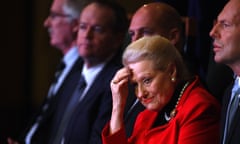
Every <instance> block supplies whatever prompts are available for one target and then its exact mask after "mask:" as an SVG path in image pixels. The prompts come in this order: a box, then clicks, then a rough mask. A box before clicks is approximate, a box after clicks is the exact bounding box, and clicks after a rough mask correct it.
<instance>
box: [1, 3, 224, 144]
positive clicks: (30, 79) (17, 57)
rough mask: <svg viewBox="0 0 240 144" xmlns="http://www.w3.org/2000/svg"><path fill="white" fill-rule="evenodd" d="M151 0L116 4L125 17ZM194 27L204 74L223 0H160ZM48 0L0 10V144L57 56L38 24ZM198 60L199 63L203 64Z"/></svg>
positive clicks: (24, 117) (20, 121)
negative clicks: (169, 5)
mask: <svg viewBox="0 0 240 144" xmlns="http://www.w3.org/2000/svg"><path fill="white" fill-rule="evenodd" d="M152 1H154V0H119V2H120V3H122V4H123V5H124V6H125V7H126V10H127V11H128V12H129V13H133V12H134V11H135V10H136V9H137V8H138V7H139V6H140V5H142V4H143V3H146V2H152ZM162 1H165V2H167V3H169V4H171V5H173V6H174V7H175V8H176V9H177V10H178V11H179V12H180V13H181V15H183V16H191V17H193V18H194V19H196V21H197V23H198V33H197V41H196V47H195V48H194V52H193V54H194V55H196V57H197V58H198V59H199V61H200V62H201V66H202V71H203V73H202V74H203V77H204V75H205V72H206V67H207V62H208V54H209V51H210V49H211V39H210V37H209V36H208V33H209V31H210V29H211V27H212V22H213V20H214V19H215V18H216V16H217V14H218V12H219V11H220V10H221V9H222V7H223V4H225V1H226V0H162ZM50 4H51V0H21V1H19V0H12V1H4V2H3V4H2V6H1V19H2V20H1V25H2V27H1V29H2V30H1V32H3V33H1V35H2V38H1V40H2V42H1V56H0V62H1V63H0V64H1V65H0V66H1V73H0V76H1V86H0V90H1V97H0V144H2V143H6V138H7V137H8V136H11V137H17V136H18V135H19V133H20V131H21V130H22V129H23V128H24V125H25V124H26V122H27V121H28V120H29V117H30V115H31V114H32V113H33V112H34V111H35V110H36V108H37V107H39V105H40V104H41V102H42V100H43V98H44V97H45V95H46V93H47V91H48V87H49V85H50V81H51V80H52V75H53V73H54V69H55V67H56V65H57V63H58V60H59V58H60V56H61V54H60V52H59V51H57V50H56V49H55V48H52V47H51V46H50V45H49V37H48V35H47V31H46V29H44V27H43V22H44V20H45V18H46V17H47V15H48V12H49V7H50ZM203 58H204V59H203Z"/></svg>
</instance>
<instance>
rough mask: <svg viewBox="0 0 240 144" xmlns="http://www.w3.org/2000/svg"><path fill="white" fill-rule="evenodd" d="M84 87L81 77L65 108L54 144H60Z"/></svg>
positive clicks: (84, 83) (83, 80)
mask: <svg viewBox="0 0 240 144" xmlns="http://www.w3.org/2000/svg"><path fill="white" fill-rule="evenodd" d="M85 87H86V82H85V79H84V77H83V76H81V78H80V80H79V82H78V85H77V87H76V89H75V91H74V93H73V95H72V97H71V99H70V100H69V103H68V105H67V108H66V110H65V112H64V115H63V119H62V121H61V123H60V126H59V129H58V131H57V134H56V137H55V139H54V144H60V142H61V140H62V138H63V135H64V131H65V130H66V128H67V125H68V122H69V120H70V118H71V116H72V114H73V112H74V110H75V108H76V107H77V104H78V102H79V99H80V97H81V96H82V93H83V91H84V89H85Z"/></svg>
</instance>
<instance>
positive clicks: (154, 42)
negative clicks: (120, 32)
mask: <svg viewBox="0 0 240 144" xmlns="http://www.w3.org/2000/svg"><path fill="white" fill-rule="evenodd" d="M123 64H124V68H122V69H121V70H119V71H118V72H117V73H116V75H115V77H114V78H113V80H112V82H111V90H112V98H113V106H112V116H111V120H110V122H109V123H108V124H107V125H106V126H105V128H104V130H103V132H102V138H103V143H104V144H218V143H219V117H220V105H219V103H218V102H217V100H216V99H215V98H214V97H213V96H212V95H210V94H209V93H208V92H207V91H206V90H205V89H204V87H203V86H202V84H201V83H200V81H199V78H198V77H197V76H189V75H188V72H187V69H186V68H185V66H184V63H183V60H182V58H181V56H180V54H179V53H178V51H177V49H176V48H175V47H174V46H173V45H172V44H171V43H170V42H169V41H168V40H167V39H165V38H163V37H161V36H151V37H143V38H141V39H139V40H137V41H135V42H133V43H132V44H130V45H129V46H128V47H127V48H126V50H125V52H124V54H123ZM129 82H131V83H133V84H134V85H135V92H136V96H137V98H138V99H139V101H140V102H141V103H142V104H143V105H144V106H145V107H146V109H145V110H144V111H143V112H141V113H140V114H139V115H138V118H137V120H136V122H135V127H134V130H133V133H132V136H131V137H130V138H129V139H127V138H126V133H125V129H124V120H123V113H124V107H125V104H126V99H127V95H128V83H129Z"/></svg>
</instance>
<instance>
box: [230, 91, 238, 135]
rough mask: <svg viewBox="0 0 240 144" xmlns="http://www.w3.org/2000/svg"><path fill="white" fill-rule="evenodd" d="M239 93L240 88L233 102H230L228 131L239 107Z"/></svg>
mask: <svg viewBox="0 0 240 144" xmlns="http://www.w3.org/2000/svg"><path fill="white" fill-rule="evenodd" d="M239 94H240V88H239V89H238V90H237V92H236V93H235V95H234V97H233V99H232V101H231V103H230V108H229V111H228V112H229V116H228V131H229V129H230V127H231V123H232V121H233V119H234V116H235V113H236V111H237V108H238V103H239V97H238V96H239Z"/></svg>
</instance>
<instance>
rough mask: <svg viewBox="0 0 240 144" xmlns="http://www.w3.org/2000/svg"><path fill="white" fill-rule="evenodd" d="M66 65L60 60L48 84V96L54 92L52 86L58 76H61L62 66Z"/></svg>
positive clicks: (53, 86)
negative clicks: (52, 78) (51, 80)
mask: <svg viewBox="0 0 240 144" xmlns="http://www.w3.org/2000/svg"><path fill="white" fill-rule="evenodd" d="M65 67H66V65H65V63H64V61H61V63H60V64H59V65H58V66H57V68H56V71H55V74H54V80H53V82H52V84H51V86H50V89H49V91H48V97H51V96H52V95H54V94H55V91H54V88H55V85H56V83H57V82H58V79H59V77H60V76H61V74H62V72H63V70H64V68H65Z"/></svg>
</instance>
